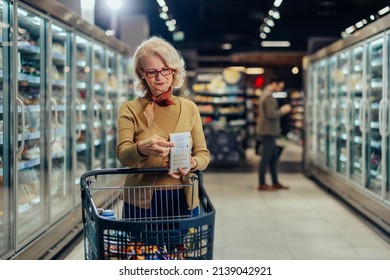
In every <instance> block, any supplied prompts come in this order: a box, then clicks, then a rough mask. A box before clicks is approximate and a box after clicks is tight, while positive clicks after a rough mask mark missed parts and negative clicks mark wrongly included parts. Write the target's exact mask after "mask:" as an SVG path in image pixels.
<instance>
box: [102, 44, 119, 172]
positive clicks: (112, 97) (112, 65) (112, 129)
mask: <svg viewBox="0 0 390 280" xmlns="http://www.w3.org/2000/svg"><path fill="white" fill-rule="evenodd" d="M107 57H108V81H107V93H108V98H107V101H106V106H105V111H106V113H107V114H106V116H107V118H106V124H105V131H106V133H105V134H106V147H107V149H106V164H105V167H107V168H114V167H116V141H115V138H116V133H117V130H116V118H115V117H116V114H115V112H114V110H115V107H114V106H115V105H116V102H117V99H118V92H119V83H118V71H119V69H118V63H117V56H116V54H115V52H113V51H108V52H107Z"/></svg>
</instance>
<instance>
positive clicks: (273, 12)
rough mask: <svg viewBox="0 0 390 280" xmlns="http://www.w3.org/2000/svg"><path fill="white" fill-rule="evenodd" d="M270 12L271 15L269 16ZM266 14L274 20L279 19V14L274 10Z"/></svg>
mask: <svg viewBox="0 0 390 280" xmlns="http://www.w3.org/2000/svg"><path fill="white" fill-rule="evenodd" d="M271 11H272V15H271V14H270V13H271ZM271 11H269V12H268V14H269V15H271V16H272V17H273V18H274V19H280V13H279V12H278V11H275V10H271Z"/></svg>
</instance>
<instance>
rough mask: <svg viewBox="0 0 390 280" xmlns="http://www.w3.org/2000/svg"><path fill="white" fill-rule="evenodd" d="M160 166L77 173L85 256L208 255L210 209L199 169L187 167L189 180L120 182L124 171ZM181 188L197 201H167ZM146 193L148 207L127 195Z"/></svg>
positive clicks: (211, 233) (210, 255) (177, 257)
mask: <svg viewBox="0 0 390 280" xmlns="http://www.w3.org/2000/svg"><path fill="white" fill-rule="evenodd" d="M162 172H165V173H167V172H168V171H167V169H136V168H119V169H99V170H92V171H89V172H86V173H84V174H83V175H82V176H81V180H80V183H81V198H82V217H83V224H84V252H85V259H87V260H90V259H92V260H95V259H99V260H101V259H115V260H128V259H131V260H182V259H186V260H187V259H196V260H209V259H212V258H213V244H214V220H215V209H214V207H213V205H212V203H211V201H210V199H209V197H208V195H207V193H206V191H205V189H204V187H203V177H202V173H201V172H199V171H195V172H194V173H191V176H190V180H189V181H190V183H189V184H182V185H163V186H156V185H153V186H124V183H123V182H124V178H125V176H127V175H128V174H132V175H131V176H134V175H136V176H144V175H153V174H159V173H162ZM184 189H186V192H187V194H188V193H189V194H191V195H192V196H197V197H198V198H199V207H197V208H195V209H194V210H188V209H186V211H181V210H180V207H179V206H177V205H175V203H173V202H176V203H177V202H180V199H183V197H182V196H181V194H182V193H183V191H184ZM148 195H152V196H153V197H154V199H153V200H152V202H151V204H152V205H149V207H142V206H141V207H135V206H133V205H136V203H132V202H130V201H131V199H132V198H133V197H138V198H140V197H141V198H142V197H147V196H148ZM124 201H126V202H127V203H124ZM191 201H193V200H191ZM125 204H126V207H125V206H124V205H125ZM138 206H139V205H138ZM192 208H193V207H189V209H192ZM127 211H129V212H131V213H127ZM161 213H163V214H161Z"/></svg>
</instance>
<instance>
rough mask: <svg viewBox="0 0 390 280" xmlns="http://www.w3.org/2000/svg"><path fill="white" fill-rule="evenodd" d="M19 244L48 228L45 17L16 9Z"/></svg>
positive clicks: (17, 238) (20, 8) (17, 218)
mask: <svg viewBox="0 0 390 280" xmlns="http://www.w3.org/2000/svg"><path fill="white" fill-rule="evenodd" d="M17 15H18V29H17V32H18V34H17V35H18V38H17V40H18V41H17V53H16V56H17V57H16V58H15V59H14V61H15V60H16V64H15V67H17V76H16V77H17V80H18V81H17V82H18V83H17V89H18V92H17V96H15V98H16V102H15V103H16V104H17V105H16V112H17V115H18V116H17V120H18V122H17V131H15V134H16V136H17V138H16V139H17V141H15V142H17V143H16V146H17V147H16V159H15V161H16V164H15V169H16V172H15V174H16V182H15V183H16V184H15V185H16V191H15V192H16V244H17V247H19V246H23V243H26V242H28V240H31V239H32V238H34V236H35V235H37V234H38V233H39V232H42V231H43V230H45V226H46V225H47V215H46V211H45V210H46V205H45V203H46V201H47V200H46V197H45V184H44V183H45V181H44V156H45V155H44V150H45V146H44V144H45V141H42V139H45V137H46V134H45V127H44V126H45V121H44V114H45V110H44V108H45V96H46V92H45V82H46V81H45V72H46V69H45V61H44V55H43V53H44V50H45V39H44V38H45V35H44V29H45V19H43V18H42V17H41V16H39V15H38V14H36V13H33V12H31V11H29V10H27V9H25V8H22V7H18V8H17Z"/></svg>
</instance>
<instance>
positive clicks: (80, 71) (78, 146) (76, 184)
mask: <svg viewBox="0 0 390 280" xmlns="http://www.w3.org/2000/svg"><path fill="white" fill-rule="evenodd" d="M73 53H74V56H73V58H72V62H73V63H74V64H75V67H72V69H74V71H75V73H73V76H74V79H75V81H76V82H75V83H73V87H74V89H73V91H72V92H73V94H72V104H73V108H74V109H73V110H72V114H71V118H72V122H71V134H72V174H71V178H72V180H71V181H72V184H73V193H74V201H75V205H78V204H80V203H81V199H80V177H81V175H82V174H84V173H85V172H87V170H90V169H91V146H92V144H91V133H90V129H89V125H88V123H89V121H88V120H89V119H91V114H90V112H89V108H90V105H89V104H91V99H92V97H91V43H90V42H89V40H88V39H86V38H85V37H83V36H80V35H76V36H75V40H74V44H73Z"/></svg>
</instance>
